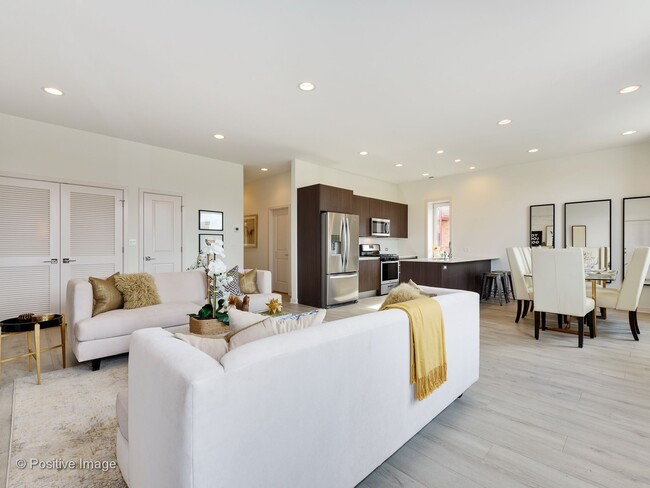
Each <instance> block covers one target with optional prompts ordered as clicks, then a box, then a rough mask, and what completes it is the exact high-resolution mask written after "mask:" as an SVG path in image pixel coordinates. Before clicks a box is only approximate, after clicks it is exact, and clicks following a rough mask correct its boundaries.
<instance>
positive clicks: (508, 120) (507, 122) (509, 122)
mask: <svg viewBox="0 0 650 488" xmlns="http://www.w3.org/2000/svg"><path fill="white" fill-rule="evenodd" d="M511 123H512V120H510V119H503V120H499V121H498V122H497V124H499V125H508V124H511Z"/></svg>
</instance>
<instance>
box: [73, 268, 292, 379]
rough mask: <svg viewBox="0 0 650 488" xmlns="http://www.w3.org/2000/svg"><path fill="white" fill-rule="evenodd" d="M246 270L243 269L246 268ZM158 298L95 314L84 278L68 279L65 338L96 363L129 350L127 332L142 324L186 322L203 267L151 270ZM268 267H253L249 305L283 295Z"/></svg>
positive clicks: (199, 298) (255, 308)
mask: <svg viewBox="0 0 650 488" xmlns="http://www.w3.org/2000/svg"><path fill="white" fill-rule="evenodd" d="M246 271H248V270H246ZM152 276H153V278H154V280H155V282H156V287H157V289H158V295H159V296H160V301H161V303H160V304H158V305H152V306H149V307H142V308H136V309H130V310H125V309H119V310H111V311H110V312H105V313H102V314H99V315H96V316H95V317H93V316H92V310H93V290H92V286H91V285H90V283H89V282H88V280H81V279H75V280H70V281H69V282H68V287H67V306H66V309H67V311H66V314H67V321H68V331H69V332H68V334H69V336H68V344H69V345H70V346H71V347H72V351H73V352H74V355H75V356H76V357H77V360H78V361H80V362H83V361H92V367H93V369H95V370H96V369H99V366H100V361H101V358H104V357H108V356H113V355H115V354H122V353H125V352H128V351H129V342H130V340H131V333H132V332H134V331H136V330H139V329H145V328H151V327H161V328H164V329H167V330H170V331H172V332H173V331H175V330H180V329H182V328H186V327H187V324H188V323H189V318H188V314H191V313H196V312H197V311H198V310H199V309H200V308H201V306H203V305H205V303H206V297H207V279H206V275H205V273H204V272H203V271H185V272H177V273H158V274H153V275H152ZM271 286H272V285H271V272H270V271H265V270H258V271H257V288H258V289H259V291H260V293H259V294H254V295H249V296H250V297H251V300H250V305H249V307H250V311H252V312H259V311H262V310H265V309H266V305H265V304H266V302H268V301H269V299H271V298H278V299H279V300H280V301H282V296H281V295H279V294H277V293H272V292H271Z"/></svg>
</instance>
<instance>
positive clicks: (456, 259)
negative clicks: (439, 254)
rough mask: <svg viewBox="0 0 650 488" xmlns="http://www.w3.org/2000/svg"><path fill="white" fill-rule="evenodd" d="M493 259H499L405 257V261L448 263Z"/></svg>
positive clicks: (488, 259) (491, 258)
mask: <svg viewBox="0 0 650 488" xmlns="http://www.w3.org/2000/svg"><path fill="white" fill-rule="evenodd" d="M493 259H499V258H495V257H487V258H481V257H478V258H473V257H465V258H451V259H442V258H417V259H404V261H410V262H414V263H443V264H444V263H447V264H454V263H471V262H473V261H491V260H493Z"/></svg>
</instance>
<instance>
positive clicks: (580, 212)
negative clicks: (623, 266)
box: [564, 200, 612, 268]
mask: <svg viewBox="0 0 650 488" xmlns="http://www.w3.org/2000/svg"><path fill="white" fill-rule="evenodd" d="M564 247H589V248H601V247H604V248H607V250H606V251H605V253H604V255H605V256H606V258H605V259H606V262H605V263H601V265H603V266H604V267H607V268H609V267H610V266H611V258H610V256H611V253H610V252H609V250H610V249H611V247H612V201H611V200H591V201H586V202H569V203H565V204H564Z"/></svg>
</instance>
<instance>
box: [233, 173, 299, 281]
mask: <svg viewBox="0 0 650 488" xmlns="http://www.w3.org/2000/svg"><path fill="white" fill-rule="evenodd" d="M290 205H291V173H290V172H289V171H287V172H284V173H281V174H278V175H274V176H271V177H265V178H261V179H258V180H254V181H251V182H250V183H246V184H245V185H244V215H253V214H257V247H246V248H244V266H245V267H246V268H258V269H269V212H270V210H271V209H273V208H278V207H289V206H290Z"/></svg>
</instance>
